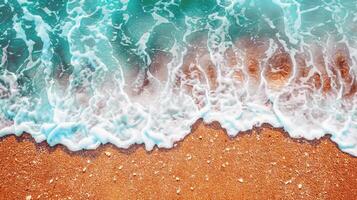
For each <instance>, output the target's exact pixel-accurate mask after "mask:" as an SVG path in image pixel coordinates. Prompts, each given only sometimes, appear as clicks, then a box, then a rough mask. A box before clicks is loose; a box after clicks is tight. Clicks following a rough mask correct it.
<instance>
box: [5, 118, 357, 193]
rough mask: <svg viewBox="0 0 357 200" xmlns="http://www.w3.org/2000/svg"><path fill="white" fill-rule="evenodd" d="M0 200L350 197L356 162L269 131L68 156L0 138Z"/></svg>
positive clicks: (325, 146) (356, 186) (198, 130)
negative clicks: (151, 148)
mask: <svg viewBox="0 0 357 200" xmlns="http://www.w3.org/2000/svg"><path fill="white" fill-rule="evenodd" d="M0 169H1V170H0V180H1V181H0V191H1V192H0V199H351V200H353V199H355V198H356V197H357V159H356V158H354V157H351V156H350V155H347V154H345V153H343V152H341V151H340V150H339V149H338V148H337V147H336V145H335V144H334V143H332V142H331V141H330V140H329V138H328V137H325V138H323V139H321V140H318V141H313V142H307V141H305V140H297V139H291V138H289V137H288V136H287V134H286V133H284V131H283V130H281V129H275V128H272V127H271V126H269V125H263V126H262V127H258V128H254V129H253V130H252V131H249V132H246V133H240V134H239V136H238V137H235V138H229V137H228V136H227V135H226V133H225V132H224V130H223V129H221V128H220V127H219V125H218V124H211V125H205V124H203V123H202V122H197V123H196V124H195V126H194V127H193V130H192V133H191V134H190V135H189V136H188V137H186V138H185V139H184V140H183V141H182V142H180V143H178V144H177V146H176V147H175V148H173V149H169V150H158V149H155V150H154V151H152V152H146V151H145V150H144V149H143V148H142V147H141V146H136V147H133V148H131V149H130V150H120V149H118V148H116V147H114V146H112V145H104V146H103V147H100V148H98V149H97V150H93V151H81V152H69V151H68V150H66V149H65V148H64V147H63V146H56V147H48V145H47V144H46V143H41V144H36V143H34V141H33V139H31V138H30V136H29V135H24V136H22V137H20V138H16V137H14V136H8V137H5V138H2V139H0Z"/></svg>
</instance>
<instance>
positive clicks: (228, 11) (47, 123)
mask: <svg viewBox="0 0 357 200" xmlns="http://www.w3.org/2000/svg"><path fill="white" fill-rule="evenodd" d="M356 11H357V2H356V1H355V0H346V1H322V0H321V1H294V0H271V1H270V0H267V1H258V0H245V1H244V0H243V1H242V0H239V1H225V0H217V1H215V0H205V1H203V0H182V1H178V0H163V1H149V0H148V1H146V0H145V1H139V0H129V1H114V0H113V1H112V0H108V1H100V0H94V1H89V0H78V1H77V0H68V1H66V0H63V1H45V2H44V1H27V0H21V1H15V0H13V1H3V2H2V3H0V16H1V17H0V22H1V23H0V29H1V31H0V33H1V35H0V47H1V48H0V53H1V65H0V107H1V108H0V136H5V135H8V134H16V135H21V134H22V133H25V132H26V133H29V134H31V135H32V137H33V138H34V139H35V140H36V141H37V142H42V141H46V142H47V143H48V144H49V145H51V146H53V145H56V144H63V145H65V146H66V147H68V149H70V150H72V151H77V150H81V149H95V148H97V147H98V146H99V145H101V144H106V143H112V144H114V145H116V146H117V147H120V148H129V147H130V146H131V145H134V144H144V145H145V148H146V149H147V150H151V149H153V148H154V146H158V147H162V148H171V147H172V146H173V144H174V143H175V142H177V141H179V140H181V139H183V138H184V137H185V136H186V135H187V134H189V133H190V131H191V126H192V124H194V123H195V122H196V121H197V120H198V119H203V121H204V122H206V123H210V122H213V121H218V122H219V123H220V124H221V126H222V127H223V128H225V129H226V130H227V133H228V134H229V135H230V136H235V135H237V134H238V133H239V132H240V131H246V130H249V129H251V128H253V127H254V126H257V125H260V124H263V123H269V124H271V125H273V126H275V127H283V128H284V129H285V130H286V131H287V132H288V133H289V135H290V136H291V137H294V138H306V139H308V140H313V139H318V138H321V137H323V136H324V135H326V134H330V135H331V139H332V140H333V141H334V142H336V143H337V144H338V146H339V148H340V149H341V150H342V151H344V152H347V153H349V154H351V155H354V156H356V155H357V134H356V133H357V109H356V106H357V98H356V92H357V80H356V67H357V51H356V48H357V43H356V41H357V14H356V13H357V12H356Z"/></svg>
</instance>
